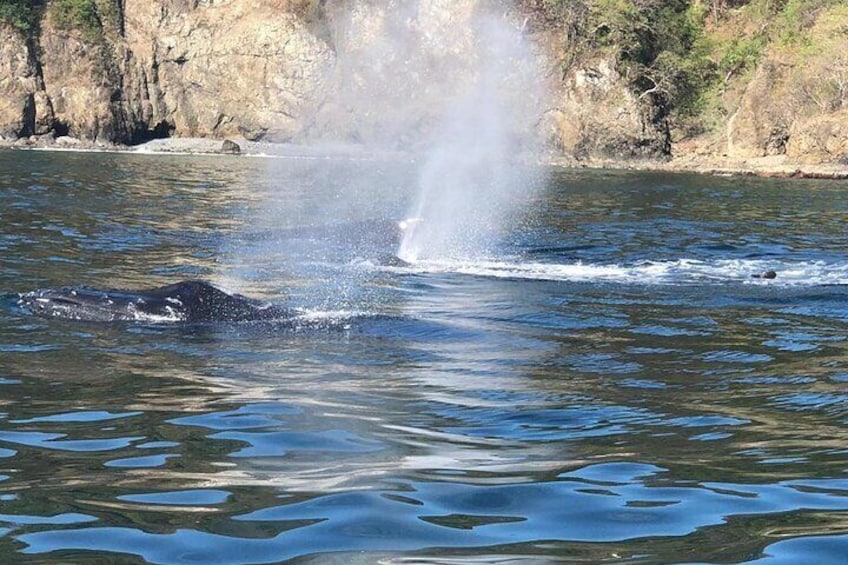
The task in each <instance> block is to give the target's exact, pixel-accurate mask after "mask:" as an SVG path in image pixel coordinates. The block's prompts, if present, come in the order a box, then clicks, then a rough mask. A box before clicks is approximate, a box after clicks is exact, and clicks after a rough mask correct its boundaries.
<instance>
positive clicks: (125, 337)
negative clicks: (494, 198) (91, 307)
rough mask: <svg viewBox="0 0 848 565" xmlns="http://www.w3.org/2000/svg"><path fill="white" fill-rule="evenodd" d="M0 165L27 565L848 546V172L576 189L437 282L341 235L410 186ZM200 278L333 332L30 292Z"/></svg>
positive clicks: (10, 525)
mask: <svg viewBox="0 0 848 565" xmlns="http://www.w3.org/2000/svg"><path fill="white" fill-rule="evenodd" d="M0 163H2V165H3V166H2V167H0V182H2V190H0V217H2V227H0V252H2V257H3V269H2V272H0V294H2V298H0V300H2V305H1V306H2V308H0V531H2V534H3V535H2V537H0V557H2V559H0V561H4V562H7V561H8V562H16V563H18V562H20V563H46V562H62V563H92V562H150V563H163V564H172V563H234V564H235V563H239V564H240V563H276V562H280V561H285V560H293V561H296V562H307V561H308V562H313V561H318V562H325V561H333V562H343V563H348V562H356V561H359V562H374V561H377V560H379V559H383V560H385V561H388V562H403V561H408V562H433V563H437V562H441V563H444V562H467V561H473V562H485V561H497V560H509V559H513V560H515V561H525V560H526V561H528V562H533V561H554V560H563V561H568V560H571V561H578V562H598V561H602V560H613V559H615V560H625V561H627V562H721V563H727V562H741V561H757V562H760V561H762V562H763V563H769V564H771V563H798V562H816V563H827V562H833V563H839V562H841V561H842V560H843V556H844V555H845V554H846V552H847V551H848V520H846V517H847V516H848V475H847V474H846V473H847V472H848V471H846V461H848V448H846V445H848V432H846V429H848V428H846V420H848V389H846V383H848V361H846V360H848V354H846V353H848V352H846V348H848V345H847V344H846V330H847V329H848V305H846V302H845V300H844V289H843V287H841V286H832V285H831V283H834V282H839V280H838V279H839V278H840V277H841V276H842V275H841V274H842V273H845V272H846V271H845V269H846V268H848V261H846V260H845V257H844V255H843V253H844V252H843V250H844V249H845V248H846V243H848V242H846V235H845V231H844V214H845V211H846V208H848V196H846V194H848V192H845V190H844V189H845V188H846V186H845V184H844V183H842V184H840V183H835V182H830V183H814V182H809V183H807V182H789V181H761V180H752V179H714V178H709V177H688V176H668V175H646V174H630V173H627V174H625V173H572V172H563V173H557V174H556V175H554V176H553V178H552V181H551V183H550V186H549V187H548V191H547V193H546V195H545V196H544V197H543V198H540V200H539V201H538V202H536V209H537V210H538V213H537V214H535V215H534V216H533V217H530V218H528V219H527V221H526V222H525V223H524V224H523V225H522V226H521V227H519V228H516V230H515V232H514V233H511V234H509V237H508V238H507V241H506V242H505V244H504V249H503V253H502V254H501V255H499V256H497V257H485V258H472V259H469V260H468V261H465V262H455V263H447V264H419V265H413V266H411V267H410V266H380V265H381V263H380V262H379V261H371V260H370V259H371V254H373V253H375V252H379V251H380V250H379V249H376V248H375V247H374V245H375V244H374V242H369V244H368V245H367V246H365V247H361V246H360V244H359V243H358V242H359V240H356V242H354V239H353V238H344V237H342V238H339V237H338V234H337V233H334V232H333V230H329V231H328V232H326V233H323V234H322V232H321V231H320V230H319V231H315V230H314V229H312V228H314V227H316V226H318V227H320V226H321V225H322V224H333V225H337V224H340V223H342V222H359V221H361V220H381V221H382V220H385V219H388V218H392V217H396V216H395V214H396V213H397V212H398V211H402V210H404V209H405V204H406V202H407V200H406V199H407V197H408V195H407V194H406V193H405V190H404V187H405V186H406V185H405V183H406V180H408V179H409V178H413V175H411V174H410V171H409V170H408V169H409V167H410V165H409V164H408V163H381V162H377V161H374V162H367V161H356V162H354V161H330V160H326V159H321V160H319V159H313V160H286V159H277V160H259V159H237V158H223V157H221V158H214V159H213V158H208V159H207V158H197V157H185V156H149V155H145V156H141V155H109V154H102V155H101V154H89V155H86V154H72V153H71V154H64V153H63V154H48V153H35V152H4V153H0ZM372 185H373V186H374V187H376V188H374V189H373V190H374V191H376V192H374V191H372V189H369V188H368V187H369V186H372ZM324 203H330V204H326V205H323V204H324ZM377 208H379V209H377ZM304 226H305V227H309V228H310V229H309V230H300V229H299V228H301V227H304ZM386 245H389V244H388V243H386ZM389 251H390V250H389ZM670 263H673V264H675V265H677V267H676V269H674V270H671V271H664V272H663V274H662V277H655V278H651V276H652V275H651V273H652V272H653V273H655V271H651V267H652V266H656V265H663V264H670ZM767 265H775V266H776V267H774V268H776V270H778V271H779V274H778V278H777V279H775V280H773V281H757V282H754V281H753V280H751V279H750V274H751V273H753V272H755V268H761V267H762V268H765V267H766V266H767ZM769 268H773V267H769ZM704 269H709V276H704ZM790 269H797V272H794V271H793V272H792V273H788V271H789V270H790ZM493 270H494V271H496V272H492V271H493ZM531 271H532V272H531ZM539 273H541V274H542V275H544V276H535V275H537V274H539ZM192 276H203V277H206V278H212V279H215V280H219V281H227V282H228V283H231V285H234V286H236V287H237V288H238V289H239V290H242V291H244V292H249V293H251V294H257V295H261V296H263V297H266V298H269V299H274V300H277V301H280V302H283V303H285V304H286V305H289V306H292V307H295V308H299V309H300V311H301V312H303V313H304V315H310V316H313V317H315V318H318V319H321V320H324V321H325V323H321V324H307V325H303V326H286V327H277V328H274V327H269V326H255V325H251V324H229V325H214V324H212V325H200V326H193V327H191V326H168V325H162V326H144V325H110V324H74V323H70V322H63V321H60V320H50V319H41V318H37V317H32V316H29V315H27V314H26V313H25V312H22V311H20V309H19V308H18V307H17V306H16V295H15V294H14V293H16V292H22V291H27V290H31V289H33V288H36V287H43V286H56V285H64V284H92V285H98V286H117V287H136V288H140V287H150V286H155V285H158V284H165V283H169V282H173V281H174V280H177V279H180V278H186V277H192ZM98 560H99V561H98Z"/></svg>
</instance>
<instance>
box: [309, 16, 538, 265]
mask: <svg viewBox="0 0 848 565" xmlns="http://www.w3.org/2000/svg"><path fill="white" fill-rule="evenodd" d="M335 5H336V6H337V7H338V6H341V7H338V8H337V9H336V10H335V11H333V10H328V14H329V22H330V29H331V35H332V40H333V44H334V45H335V47H336V53H337V60H336V62H335V67H334V71H333V76H332V77H330V78H329V79H328V88H327V90H328V92H329V93H330V94H329V95H328V96H327V98H326V100H324V102H323V104H322V105H321V108H320V109H319V112H318V115H317V116H316V119H315V121H314V126H313V127H312V128H311V130H310V131H309V136H308V137H309V138H310V139H309V141H310V142H313V143H314V142H316V141H318V142H323V143H336V144H338V143H340V142H341V143H356V144H361V145H364V146H367V147H369V148H371V149H376V150H378V151H396V150H400V151H403V152H406V153H407V154H410V153H411V154H412V155H414V158H415V163H414V169H415V173H414V174H415V177H416V178H415V180H413V181H412V184H413V186H411V187H410V189H411V191H412V192H413V196H412V197H411V198H410V199H409V202H410V203H409V208H408V211H407V213H406V216H407V217H409V218H410V219H412V220H413V221H411V222H407V229H406V232H405V235H404V237H403V242H402V243H401V245H400V247H399V250H398V255H399V256H400V257H401V258H402V259H404V260H407V261H416V260H438V259H452V258H453V259H456V258H469V257H479V256H481V255H486V254H488V253H489V252H490V251H491V250H492V247H493V245H494V244H495V243H496V240H497V237H498V234H500V233H503V231H504V230H505V229H506V228H507V224H508V223H509V222H510V221H511V220H512V219H513V218H515V217H516V216H517V215H518V214H519V213H520V212H521V210H522V209H523V207H524V205H525V203H526V202H527V201H529V200H530V199H531V198H532V192H533V191H534V190H535V189H536V187H537V186H538V185H539V184H540V183H539V180H540V179H539V178H538V174H539V170H538V168H535V167H533V166H532V165H533V163H532V161H534V160H535V155H534V154H535V153H536V151H537V149H538V148H539V145H540V144H539V143H537V141H538V140H537V137H538V135H537V130H538V128H537V125H538V123H539V121H540V117H541V114H542V112H543V111H544V110H545V108H546V106H547V104H546V101H545V95H544V93H545V89H544V88H543V87H542V82H543V81H542V78H541V77H542V73H541V72H540V70H539V68H538V64H537V63H538V60H537V56H536V55H535V54H534V53H533V52H532V50H531V47H530V45H529V42H528V41H527V39H526V37H525V34H524V33H523V26H524V21H523V18H522V17H520V16H519V15H517V14H516V13H512V12H511V10H510V9H509V6H508V5H509V2H506V1H500V0H499V1H485V2H484V1H483V0H414V1H410V0H406V1H403V2H400V1H396V0H387V1H385V2H380V3H377V2H372V1H369V0H350V1H348V2H345V3H336V4H335ZM528 161H529V162H528ZM522 163H523V165H524V166H522Z"/></svg>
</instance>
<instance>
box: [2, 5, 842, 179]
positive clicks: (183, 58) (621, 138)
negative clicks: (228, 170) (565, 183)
mask: <svg viewBox="0 0 848 565" xmlns="http://www.w3.org/2000/svg"><path fill="white" fill-rule="evenodd" d="M792 1H793V0H790V1H789V4H792ZM69 2H70V0H64V1H63V2H59V1H58V0H55V1H53V2H50V1H47V2H37V3H35V4H37V5H38V10H37V11H36V14H35V15H36V16H37V17H36V18H35V20H34V21H33V25H31V26H21V25H14V22H13V21H11V20H9V18H7V19H6V20H3V19H0V137H3V138H5V139H6V140H10V139H29V138H31V137H33V136H35V137H38V136H46V137H47V138H53V137H60V136H71V137H73V138H79V139H86V140H93V141H97V142H107V143H121V144H132V143H138V142H142V141H146V140H149V139H152V138H158V137H168V136H175V137H213V138H225V137H242V138H245V139H249V140H266V141H279V142H285V141H301V142H302V141H316V140H320V141H333V142H344V143H365V144H368V143H380V144H381V145H384V146H385V145H386V144H388V145H390V146H393V147H404V146H408V145H410V144H414V143H415V142H416V140H417V139H420V136H419V134H420V133H421V132H424V131H426V130H428V129H431V128H432V127H434V126H433V124H435V123H436V122H437V121H438V116H439V115H440V114H443V113H444V109H443V108H437V106H438V101H439V100H442V99H445V98H449V97H451V96H454V95H456V93H458V92H463V91H464V90H465V89H466V88H468V86H467V85H468V83H469V81H472V82H473V81H475V80H477V81H479V80H484V79H485V77H486V76H487V75H486V73H485V72H483V71H481V70H480V69H482V68H484V67H481V66H480V62H481V61H491V60H494V59H495V58H498V57H500V58H504V60H505V61H506V63H507V64H508V65H518V64H519V63H516V61H520V60H521V56H520V55H516V54H515V53H512V52H506V53H504V52H499V53H494V52H493V51H492V48H491V47H486V48H482V47H481V46H480V43H481V42H480V41H479V40H478V39H477V36H476V35H474V33H477V34H478V35H479V33H481V31H480V30H481V29H482V28H481V27H479V26H477V27H475V25H477V24H472V23H471V22H473V21H477V20H479V18H480V14H481V13H483V12H485V13H487V14H489V15H492V14H494V15H496V16H498V17H502V18H503V19H505V20H507V21H509V22H510V25H511V26H512V28H513V29H514V30H517V31H518V33H520V34H521V36H522V37H524V38H526V39H529V41H530V48H529V52H530V53H532V57H533V58H535V67H534V68H535V69H537V74H538V76H539V77H540V79H541V81H542V82H543V83H544V86H545V90H547V92H548V93H549V95H547V96H544V95H538V94H537V93H535V90H534V89H535V87H536V85H535V84H533V85H532V86H533V88H530V82H534V81H535V79H532V80H531V79H530V78H528V75H527V74H526V72H525V71H526V70H522V71H521V72H520V73H518V74H515V73H513V75H509V74H505V75H502V76H501V78H495V79H491V77H490V79H488V80H489V81H490V83H491V85H490V86H491V88H509V89H512V90H513V91H514V93H513V95H511V97H509V98H508V99H507V101H508V104H510V105H511V107H513V108H514V111H513V112H504V113H503V114H505V115H507V116H510V119H512V120H515V121H517V120H519V119H520V120H523V121H526V122H528V123H529V125H531V126H532V127H533V128H535V130H536V131H537V132H538V133H539V134H541V135H542V136H543V137H544V139H545V142H546V143H547V146H548V148H549V149H550V150H551V151H553V152H554V153H556V154H560V155H564V156H566V157H568V158H571V159H577V160H585V159H592V158H618V159H633V158H654V159H655V158H661V159H662V158H668V157H670V156H672V155H689V156H702V157H705V158H722V157H727V158H737V159H746V158H758V157H766V156H777V157H780V158H782V159H787V160H792V161H797V162H808V163H828V162H840V161H842V160H845V159H848V157H846V156H848V58H846V56H845V53H848V24H846V23H845V22H848V8H846V7H844V6H841V5H840V4H841V3H839V2H826V1H824V0H817V2H816V3H817V4H819V5H821V6H820V8H819V9H817V10H813V11H808V12H805V14H806V17H807V18H808V20H809V21H806V22H805V23H804V26H803V28H801V31H800V32H798V33H799V38H796V39H797V42H796V43H788V44H787V42H784V43H782V44H781V45H780V46H774V45H771V44H768V43H765V44H763V45H764V46H761V48H760V51H759V52H758V54H757V55H758V56H757V57H756V58H751V59H748V60H746V61H745V63H744V65H741V64H740V65H737V66H735V67H732V68H731V71H730V72H728V73H727V75H726V76H722V77H721V80H719V81H714V82H713V83H711V86H710V88H709V89H706V92H705V93H704V94H703V96H701V98H700V99H701V102H702V103H701V106H700V107H699V110H698V111H697V112H696V113H695V114H697V115H696V116H695V117H692V113H691V112H690V113H688V114H686V115H684V113H683V112H682V111H679V110H678V109H677V108H676V107H675V106H674V105H673V104H670V103H669V100H670V99H671V97H672V96H673V95H675V92H676V91H674V89H673V88H670V87H666V86H664V83H663V82H662V81H663V80H665V78H664V77H663V76H659V74H657V73H658V71H657V69H659V70H662V69H664V68H666V67H663V66H662V65H661V64H655V65H653V66H651V67H650V68H647V67H646V68H647V71H646V72H645V73H644V76H643V77H640V80H636V79H634V76H633V75H632V74H631V73H632V72H633V68H634V67H633V66H632V65H630V66H628V65H627V64H623V61H624V62H625V63H626V62H627V57H630V56H632V55H631V54H630V52H628V51H625V50H622V49H620V48H618V45H617V44H615V43H614V41H613V40H615V41H619V43H623V42H625V41H626V40H627V38H626V37H625V38H624V39H621V38H618V39H616V37H617V36H614V34H613V31H615V29H614V26H613V24H611V23H608V22H606V21H602V22H601V24H597V25H596V23H593V24H592V25H591V26H587V25H584V27H583V28H579V27H574V26H573V27H568V26H566V25H563V23H562V18H563V17H564V16H562V15H561V14H562V13H563V12H562V10H563V9H564V8H562V6H566V5H567V6H569V9H570V10H572V12H573V6H576V5H580V6H583V7H585V8H587V12H586V13H587V14H589V15H590V16H591V15H592V14H596V13H597V8H598V6H599V5H601V4H602V3H599V2H595V3H592V2H589V1H588V0H584V1H583V2H574V3H570V4H569V3H563V2H558V1H557V0H523V1H518V2H507V1H505V0H504V1H500V0H498V1H495V0H490V1H484V0H454V1H449V0H418V1H417V2H400V1H395V0H384V1H377V0H250V1H248V0H79V2H77V4H78V5H83V4H84V5H85V6H88V8H89V11H88V12H85V13H86V14H88V18H87V19H84V20H81V19H80V18H79V17H77V18H76V19H74V17H69V15H68V14H69V12H68V10H69ZM30 4H32V3H30ZM607 4H609V3H607ZM660 4H663V3H662V2H657V1H654V0H645V1H644V2H640V3H634V4H633V5H632V6H637V5H638V6H642V5H645V6H649V5H653V6H655V7H656V6H657V5H660ZM668 4H670V3H668ZM677 4H681V5H682V4H687V10H689V11H691V9H692V7H693V6H696V5H700V4H702V3H699V2H690V3H682V2H677ZM712 4H713V6H716V5H718V4H721V5H722V7H723V8H724V12H722V13H721V18H719V14H718V12H716V13H715V14H713V19H712V20H710V19H708V15H705V16H704V21H706V22H707V23H708V24H709V22H712V24H710V25H709V26H708V29H707V31H708V32H709V33H711V34H713V36H714V37H719V38H720V37H721V34H725V35H727V34H737V35H739V36H740V37H743V38H744V37H747V36H746V35H745V34H749V35H751V34H752V33H754V32H752V31H751V30H750V29H747V28H744V26H745V25H748V24H742V23H740V21H741V20H740V18H741V16H735V14H741V13H742V12H741V10H743V9H746V8H745V7H744V6H742V5H745V4H747V3H746V2H735V3H730V4H728V3H725V2H713V3H712ZM784 4H786V2H784ZM555 5H556V6H558V7H559V8H558V9H559V10H560V12H555V13H554V12H552V11H551V6H555ZM732 5H736V6H737V8H735V10H736V11H734V9H731V8H732ZM728 6H731V7H728ZM493 7H494V9H493ZM696 7H697V6H696ZM593 9H594V10H595V12H592V10H593ZM552 13H553V14H554V15H553V16H552V15H551V14H552ZM687 13H688V12H687ZM558 14H559V15H558ZM705 14H706V12H705ZM0 15H2V14H0ZM77 15H78V14H77ZM71 16H73V13H71ZM587 17H588V16H587ZM596 17H597V16H596ZM557 18H559V19H557ZM734 18H735V19H734ZM585 21H586V22H590V21H591V20H588V19H587V20H585ZM745 21H746V22H747V21H748V20H745ZM584 24H585V22H584ZM603 26H607V27H606V28H604V27H603ZM734 26H735V27H734ZM740 26H742V27H740ZM587 29H591V30H592V33H594V34H599V33H601V32H603V34H604V35H603V37H601V39H597V38H595V40H594V41H593V42H587V41H585V38H582V39H581V38H580V37H576V36H575V34H580V33H584V34H585V33H588V32H587V31H586V30H587ZM793 29H794V28H793ZM469 30H473V31H474V33H471V34H470V35H469ZM598 30H601V31H598ZM487 33H488V32H487ZM758 33H760V34H761V35H762V33H763V31H762V29H761V30H759V32H758ZM611 37H612V38H613V39H610V38H611ZM756 37H760V36H756ZM636 39H637V40H638V41H641V40H640V39H639V37H638V36H637V38H636ZM510 41H511V39H510V37H505V38H503V39H496V40H495V41H494V42H492V43H491V45H507V44H510ZM638 41H637V42H636V43H638ZM717 44H718V43H714V45H717ZM734 45H735V43H734ZM787 45H789V47H787ZM793 45H802V46H804V47H803V48H794V47H793ZM686 48H687V49H688V48H689V47H688V46H687V47H686ZM720 51H721V50H720V49H719V48H716V47H713V53H717V55H711V56H712V57H713V58H714V59H716V61H715V64H714V68H715V69H719V68H721V65H720V62H719V61H718V59H717V58H718V57H725V58H728V57H731V55H733V53H730V52H729V54H728V53H724V54H722V53H721V52H720ZM652 57H654V61H659V62H660V63H662V61H663V59H662V57H663V52H658V53H655V54H652ZM721 61H722V63H721V64H723V61H724V59H722V60H721ZM522 64H523V63H522ZM678 66H680V65H678ZM675 68H676V67H675ZM648 71H650V72H648ZM654 71H657V73H655V74H651V72H654ZM510 72H511V71H510ZM522 73H523V74H522ZM481 77H483V78H482V79H481ZM504 77H506V78H504ZM705 88H706V87H705Z"/></svg>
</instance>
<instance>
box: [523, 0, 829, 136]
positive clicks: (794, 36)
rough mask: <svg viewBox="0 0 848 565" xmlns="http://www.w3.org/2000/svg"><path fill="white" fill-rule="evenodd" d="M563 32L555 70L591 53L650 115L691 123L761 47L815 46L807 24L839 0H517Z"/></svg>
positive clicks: (752, 63)
mask: <svg viewBox="0 0 848 565" xmlns="http://www.w3.org/2000/svg"><path fill="white" fill-rule="evenodd" d="M523 1H524V5H525V7H527V8H528V9H529V10H531V11H532V12H534V13H536V14H537V16H538V17H539V20H540V21H542V22H543V25H544V26H546V27H548V28H550V29H553V30H556V31H557V32H559V33H561V34H562V35H563V36H564V37H563V40H564V43H565V44H566V48H565V49H566V52H565V53H564V56H563V66H564V69H563V72H564V73H568V72H569V71H570V70H571V69H572V68H573V67H574V66H575V65H580V64H582V62H584V61H586V60H588V59H589V58H591V57H593V56H596V55H597V54H598V53H606V54H607V55H611V56H613V57H614V59H615V61H616V63H617V68H618V71H619V73H620V74H621V76H623V77H625V79H626V80H627V82H628V84H629V86H630V89H631V91H632V92H633V93H634V94H635V95H636V96H638V97H639V98H640V99H643V100H648V101H650V102H651V103H652V104H653V106H654V107H655V108H656V109H657V110H658V115H657V117H658V118H659V119H663V118H665V117H674V118H676V120H677V122H678V123H680V122H686V121H690V122H691V121H697V120H699V119H702V118H706V119H707V121H710V120H711V118H710V117H709V116H704V114H708V113H710V112H712V111H716V110H717V109H718V108H719V106H720V103H719V100H720V98H721V95H722V93H723V92H724V91H725V89H726V88H727V85H728V84H729V82H730V81H731V80H732V79H735V78H738V77H741V76H744V75H746V74H747V73H749V72H751V71H753V70H754V69H755V68H757V66H758V65H759V64H760V62H761V61H762V59H763V57H764V56H765V55H766V53H770V52H775V51H780V50H783V51H786V52H788V53H791V54H793V55H794V54H796V53H797V52H798V51H802V52H803V51H804V50H808V51H810V52H811V53H816V52H818V51H820V47H821V46H820V45H819V43H820V38H818V37H815V36H814V35H815V34H813V33H811V31H810V30H811V28H812V26H814V25H815V24H816V21H817V19H818V17H819V15H820V14H821V13H823V12H822V10H826V9H830V10H831V11H833V10H834V9H836V7H838V6H844V2H845V0H523Z"/></svg>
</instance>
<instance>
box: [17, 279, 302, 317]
mask: <svg viewBox="0 0 848 565" xmlns="http://www.w3.org/2000/svg"><path fill="white" fill-rule="evenodd" d="M18 304H19V305H20V306H21V307H22V308H24V309H26V310H29V311H31V312H32V313H34V314H38V315H42V316H48V317H54V318H62V319H66V320H79V321H88V322H148V323H187V324H194V323H212V322H247V321H263V320H266V321H267V320H285V319H287V318H290V317H291V312H290V311H289V310H288V309H286V308H283V307H280V306H277V305H275V304H271V303H268V302H263V301H261V300H256V299H253V298H249V297H247V296H242V295H241V294H235V293H230V292H227V291H225V290H222V289H220V288H218V287H217V286H215V285H213V284H211V283H209V282H206V281H202V280H188V281H182V282H179V283H176V284H171V285H167V286H162V287H158V288H153V289H149V290H141V291H136V290H122V289H97V288H91V287H60V288H46V289H39V290H35V291H33V292H27V293H25V294H21V295H20V297H19V299H18Z"/></svg>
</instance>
